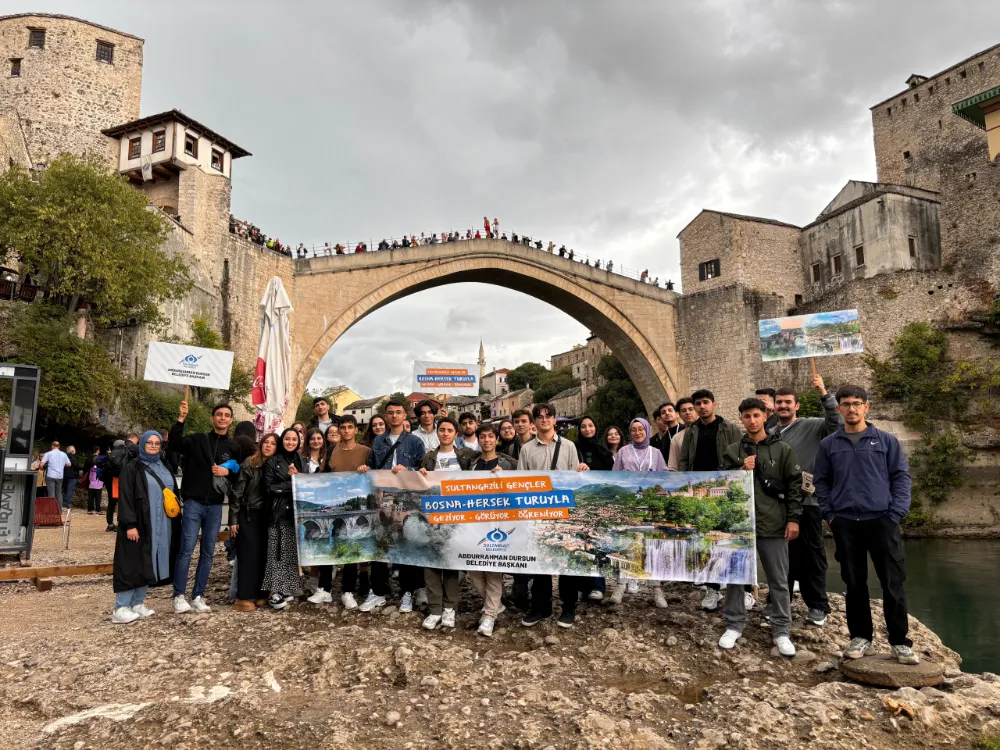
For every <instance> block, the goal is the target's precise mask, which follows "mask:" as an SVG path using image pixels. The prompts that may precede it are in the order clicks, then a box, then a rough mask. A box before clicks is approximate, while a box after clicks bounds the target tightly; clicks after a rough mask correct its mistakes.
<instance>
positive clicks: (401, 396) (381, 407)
mask: <svg viewBox="0 0 1000 750" xmlns="http://www.w3.org/2000/svg"><path fill="white" fill-rule="evenodd" d="M390 401H398V402H399V403H401V404H403V406H404V407H406V411H407V413H409V411H410V404H409V402H408V401H407V400H406V394H405V393H403V392H402V391H394V392H393V393H390V394H389V395H388V396H386V397H385V398H383V399H382V400H381V401H379V403H378V408H377V409H376V411H379V412H381V411H385V405H386V404H387V403H389V402H390Z"/></svg>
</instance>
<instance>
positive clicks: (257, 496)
mask: <svg viewBox="0 0 1000 750" xmlns="http://www.w3.org/2000/svg"><path fill="white" fill-rule="evenodd" d="M263 479H264V467H263V466H259V467H258V468H256V469H255V468H253V467H252V466H251V465H250V462H249V461H244V462H243V464H242V465H241V466H240V473H239V476H237V478H236V483H235V484H233V492H232V494H231V495H230V497H229V525H230V526H232V525H234V524H239V514H240V510H241V509H246V510H261V509H262V508H266V507H267V498H266V497H265V496H264V483H263V481H262V480H263Z"/></svg>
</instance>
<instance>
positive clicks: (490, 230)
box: [229, 214, 674, 290]
mask: <svg viewBox="0 0 1000 750" xmlns="http://www.w3.org/2000/svg"><path fill="white" fill-rule="evenodd" d="M229 231H230V233H232V234H236V235H239V236H240V237H243V238H244V239H249V240H250V241H251V242H256V243H257V244H258V245H261V246H262V247H267V248H268V249H270V250H274V251H275V252H278V253H281V254H282V255H286V256H288V257H289V258H291V257H295V258H298V259H304V258H309V257H314V258H318V257H324V256H332V255H350V254H352V251H351V249H350V247H349V245H343V244H341V243H339V242H338V243H336V244H333V245H331V244H330V243H329V242H326V243H324V244H323V246H322V247H314V248H311V249H310V248H307V247H306V246H305V245H304V244H303V243H301V242H300V243H299V246H298V247H297V248H295V251H294V253H293V251H292V247H291V245H284V244H282V243H281V241H280V240H278V239H276V238H270V237H267V236H266V235H264V234H263V233H262V232H261V231H260V230H259V229H258V228H257V227H255V226H254V225H253V224H250V223H249V222H245V221H240V220H239V219H236V218H235V217H234V216H233V215H232V214H230V216H229ZM480 239H497V240H503V241H504V242H512V243H514V244H521V245H524V246H526V247H534V248H536V249H537V250H542V249H543V248H544V249H545V250H546V251H547V252H549V253H553V254H558V255H559V256H560V257H562V258H568V259H569V260H574V259H576V251H574V250H572V249H569V250H567V249H566V245H560V246H559V247H558V248H556V244H555V243H554V242H549V243H548V245H543V243H542V241H541V240H539V239H535V240H532V239H531V238H530V237H529V236H528V235H526V234H522V235H518V234H517V233H516V232H511V234H510V236H509V237H508V236H507V233H506V232H501V231H500V222H499V221H498V220H497V219H493V221H492V222H490V220H489V218H487V217H485V216H484V217H483V229H482V230H480V229H475V230H473V229H466V230H465V232H464V233H463V232H462V231H461V230H459V231H450V232H441V233H439V234H438V233H435V232H431V233H430V234H425V233H424V232H421V233H420V236H419V237H418V236H417V235H416V234H411V235H405V234H404V235H403V238H402V239H401V240H397V239H395V238H393V239H391V240H386V239H383V240H381V241H379V243H378V246H377V248H376V249H378V250H399V249H401V248H407V247H420V246H423V245H437V244H444V243H448V242H461V241H463V240H480ZM366 252H368V245H367V243H365V242H358V243H356V244H355V245H354V250H353V253H366ZM582 262H583V263H584V264H585V265H588V266H589V265H591V261H590V260H584V261H582ZM592 265H593V267H594V268H597V269H600V268H601V267H602V264H601V261H600V260H599V259H598V260H594V261H593V262H592ZM603 267H604V269H605V270H606V271H607V272H608V273H614V267H615V266H614V261H610V260H609V261H608V262H607V263H606V264H604V266H603ZM639 281H641V282H642V283H644V284H653V285H654V286H660V277H659V276H657V277H656V278H654V279H650V278H649V270H648V269H646V270H644V271H642V273H640V274H639ZM664 287H665V288H666V289H667V290H672V289H673V288H674V282H673V281H671V280H669V279H668V280H667V281H666V282H664Z"/></svg>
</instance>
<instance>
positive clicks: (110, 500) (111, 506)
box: [106, 492, 118, 526]
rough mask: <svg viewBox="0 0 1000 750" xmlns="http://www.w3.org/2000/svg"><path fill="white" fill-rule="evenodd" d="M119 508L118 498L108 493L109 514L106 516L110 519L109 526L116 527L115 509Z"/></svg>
mask: <svg viewBox="0 0 1000 750" xmlns="http://www.w3.org/2000/svg"><path fill="white" fill-rule="evenodd" d="M117 507H118V498H117V497H114V496H113V495H112V494H111V493H110V492H109V493H108V512H107V514H106V516H107V519H108V526H114V525H115V508H117Z"/></svg>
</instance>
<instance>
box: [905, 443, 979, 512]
mask: <svg viewBox="0 0 1000 750" xmlns="http://www.w3.org/2000/svg"><path fill="white" fill-rule="evenodd" d="M969 458H970V452H969V450H968V449H966V448H965V447H964V446H963V445H962V437H961V435H959V433H958V432H956V431H955V430H946V431H944V432H940V433H937V434H934V433H927V434H925V435H924V436H923V437H922V438H921V439H920V445H919V446H917V449H916V450H915V451H914V452H913V457H912V459H911V460H910V466H911V468H912V469H913V490H914V493H915V494H917V495H918V496H920V497H923V498H926V499H927V500H930V501H931V502H932V503H941V502H944V501H945V500H947V499H948V493H949V492H950V491H951V490H953V489H956V488H958V487H961V486H962V466H964V465H965V463H966V462H968V460H969Z"/></svg>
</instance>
